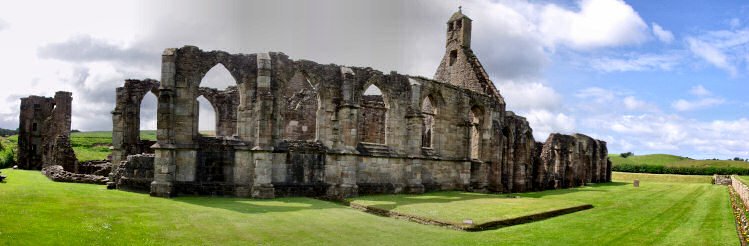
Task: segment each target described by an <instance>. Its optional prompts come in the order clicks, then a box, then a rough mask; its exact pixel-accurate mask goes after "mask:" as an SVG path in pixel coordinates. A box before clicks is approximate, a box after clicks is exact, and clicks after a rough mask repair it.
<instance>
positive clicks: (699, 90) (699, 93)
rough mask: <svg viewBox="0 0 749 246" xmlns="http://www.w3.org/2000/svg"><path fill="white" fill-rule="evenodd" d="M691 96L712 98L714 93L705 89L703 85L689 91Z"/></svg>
mask: <svg viewBox="0 0 749 246" xmlns="http://www.w3.org/2000/svg"><path fill="white" fill-rule="evenodd" d="M689 94H692V95H695V96H699V97H705V96H711V95H713V93H712V92H710V91H708V90H707V89H705V87H703V86H702V85H697V86H693V87H692V89H691V90H689Z"/></svg>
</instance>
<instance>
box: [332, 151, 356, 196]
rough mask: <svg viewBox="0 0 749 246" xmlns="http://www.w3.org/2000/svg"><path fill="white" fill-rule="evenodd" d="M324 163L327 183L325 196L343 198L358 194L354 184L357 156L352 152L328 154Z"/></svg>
mask: <svg viewBox="0 0 749 246" xmlns="http://www.w3.org/2000/svg"><path fill="white" fill-rule="evenodd" d="M325 158H326V163H325V183H327V184H328V185H329V187H328V190H327V192H326V196H327V197H329V198H332V199H343V198H347V197H356V196H358V195H359V187H358V186H357V185H356V168H357V167H356V164H357V160H358V156H356V155H353V154H328V155H326V157H325Z"/></svg>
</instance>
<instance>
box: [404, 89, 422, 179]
mask: <svg viewBox="0 0 749 246" xmlns="http://www.w3.org/2000/svg"><path fill="white" fill-rule="evenodd" d="M408 82H409V84H410V85H411V105H410V106H409V111H410V112H409V113H408V115H406V127H407V129H408V131H407V134H408V135H407V138H408V140H407V141H406V143H407V146H406V150H407V153H408V156H409V157H410V158H409V159H408V161H407V162H406V163H405V164H406V165H407V166H406V173H405V175H406V192H408V193H414V194H420V193H424V184H422V182H421V169H422V160H421V159H420V158H421V157H422V154H421V146H422V143H421V141H422V134H423V128H424V124H423V122H424V116H423V115H422V114H421V105H420V104H421V102H420V100H421V83H419V82H418V81H417V80H415V79H412V78H408Z"/></svg>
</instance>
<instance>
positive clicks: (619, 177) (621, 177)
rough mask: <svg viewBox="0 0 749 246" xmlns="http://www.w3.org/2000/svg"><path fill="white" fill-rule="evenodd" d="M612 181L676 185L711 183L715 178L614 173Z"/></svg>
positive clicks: (706, 176)
mask: <svg viewBox="0 0 749 246" xmlns="http://www.w3.org/2000/svg"><path fill="white" fill-rule="evenodd" d="M611 179H613V180H614V181H624V182H630V183H631V182H632V181H633V180H635V179H638V180H640V184H642V182H643V181H644V182H651V181H652V182H676V183H706V184H707V183H710V182H712V180H713V176H708V175H679V174H650V173H624V172H612V173H611Z"/></svg>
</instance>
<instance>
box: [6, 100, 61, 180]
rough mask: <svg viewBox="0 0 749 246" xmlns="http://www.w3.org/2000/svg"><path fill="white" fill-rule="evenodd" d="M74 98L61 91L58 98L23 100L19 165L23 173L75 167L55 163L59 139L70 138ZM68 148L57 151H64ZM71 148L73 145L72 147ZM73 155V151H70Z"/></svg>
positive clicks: (19, 138)
mask: <svg viewBox="0 0 749 246" xmlns="http://www.w3.org/2000/svg"><path fill="white" fill-rule="evenodd" d="M72 100H73V97H72V95H71V93H70V92H64V91H58V92H57V93H55V97H54V98H48V97H39V96H29V97H26V98H21V111H20V119H19V122H20V123H19V127H18V129H19V133H18V163H19V167H20V168H22V169H31V170H41V169H42V168H43V167H45V166H48V165H62V164H65V165H67V166H72V165H73V164H72V163H67V162H65V160H64V159H59V158H58V160H60V161H63V163H59V164H56V163H53V155H54V153H55V152H54V151H53V149H54V148H55V145H56V143H57V142H58V141H57V137H58V136H65V137H68V136H69V134H70V114H71V104H72ZM63 147H64V146H59V147H57V148H58V149H62V148H63ZM68 147H69V143H68ZM70 152H72V149H70Z"/></svg>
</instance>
